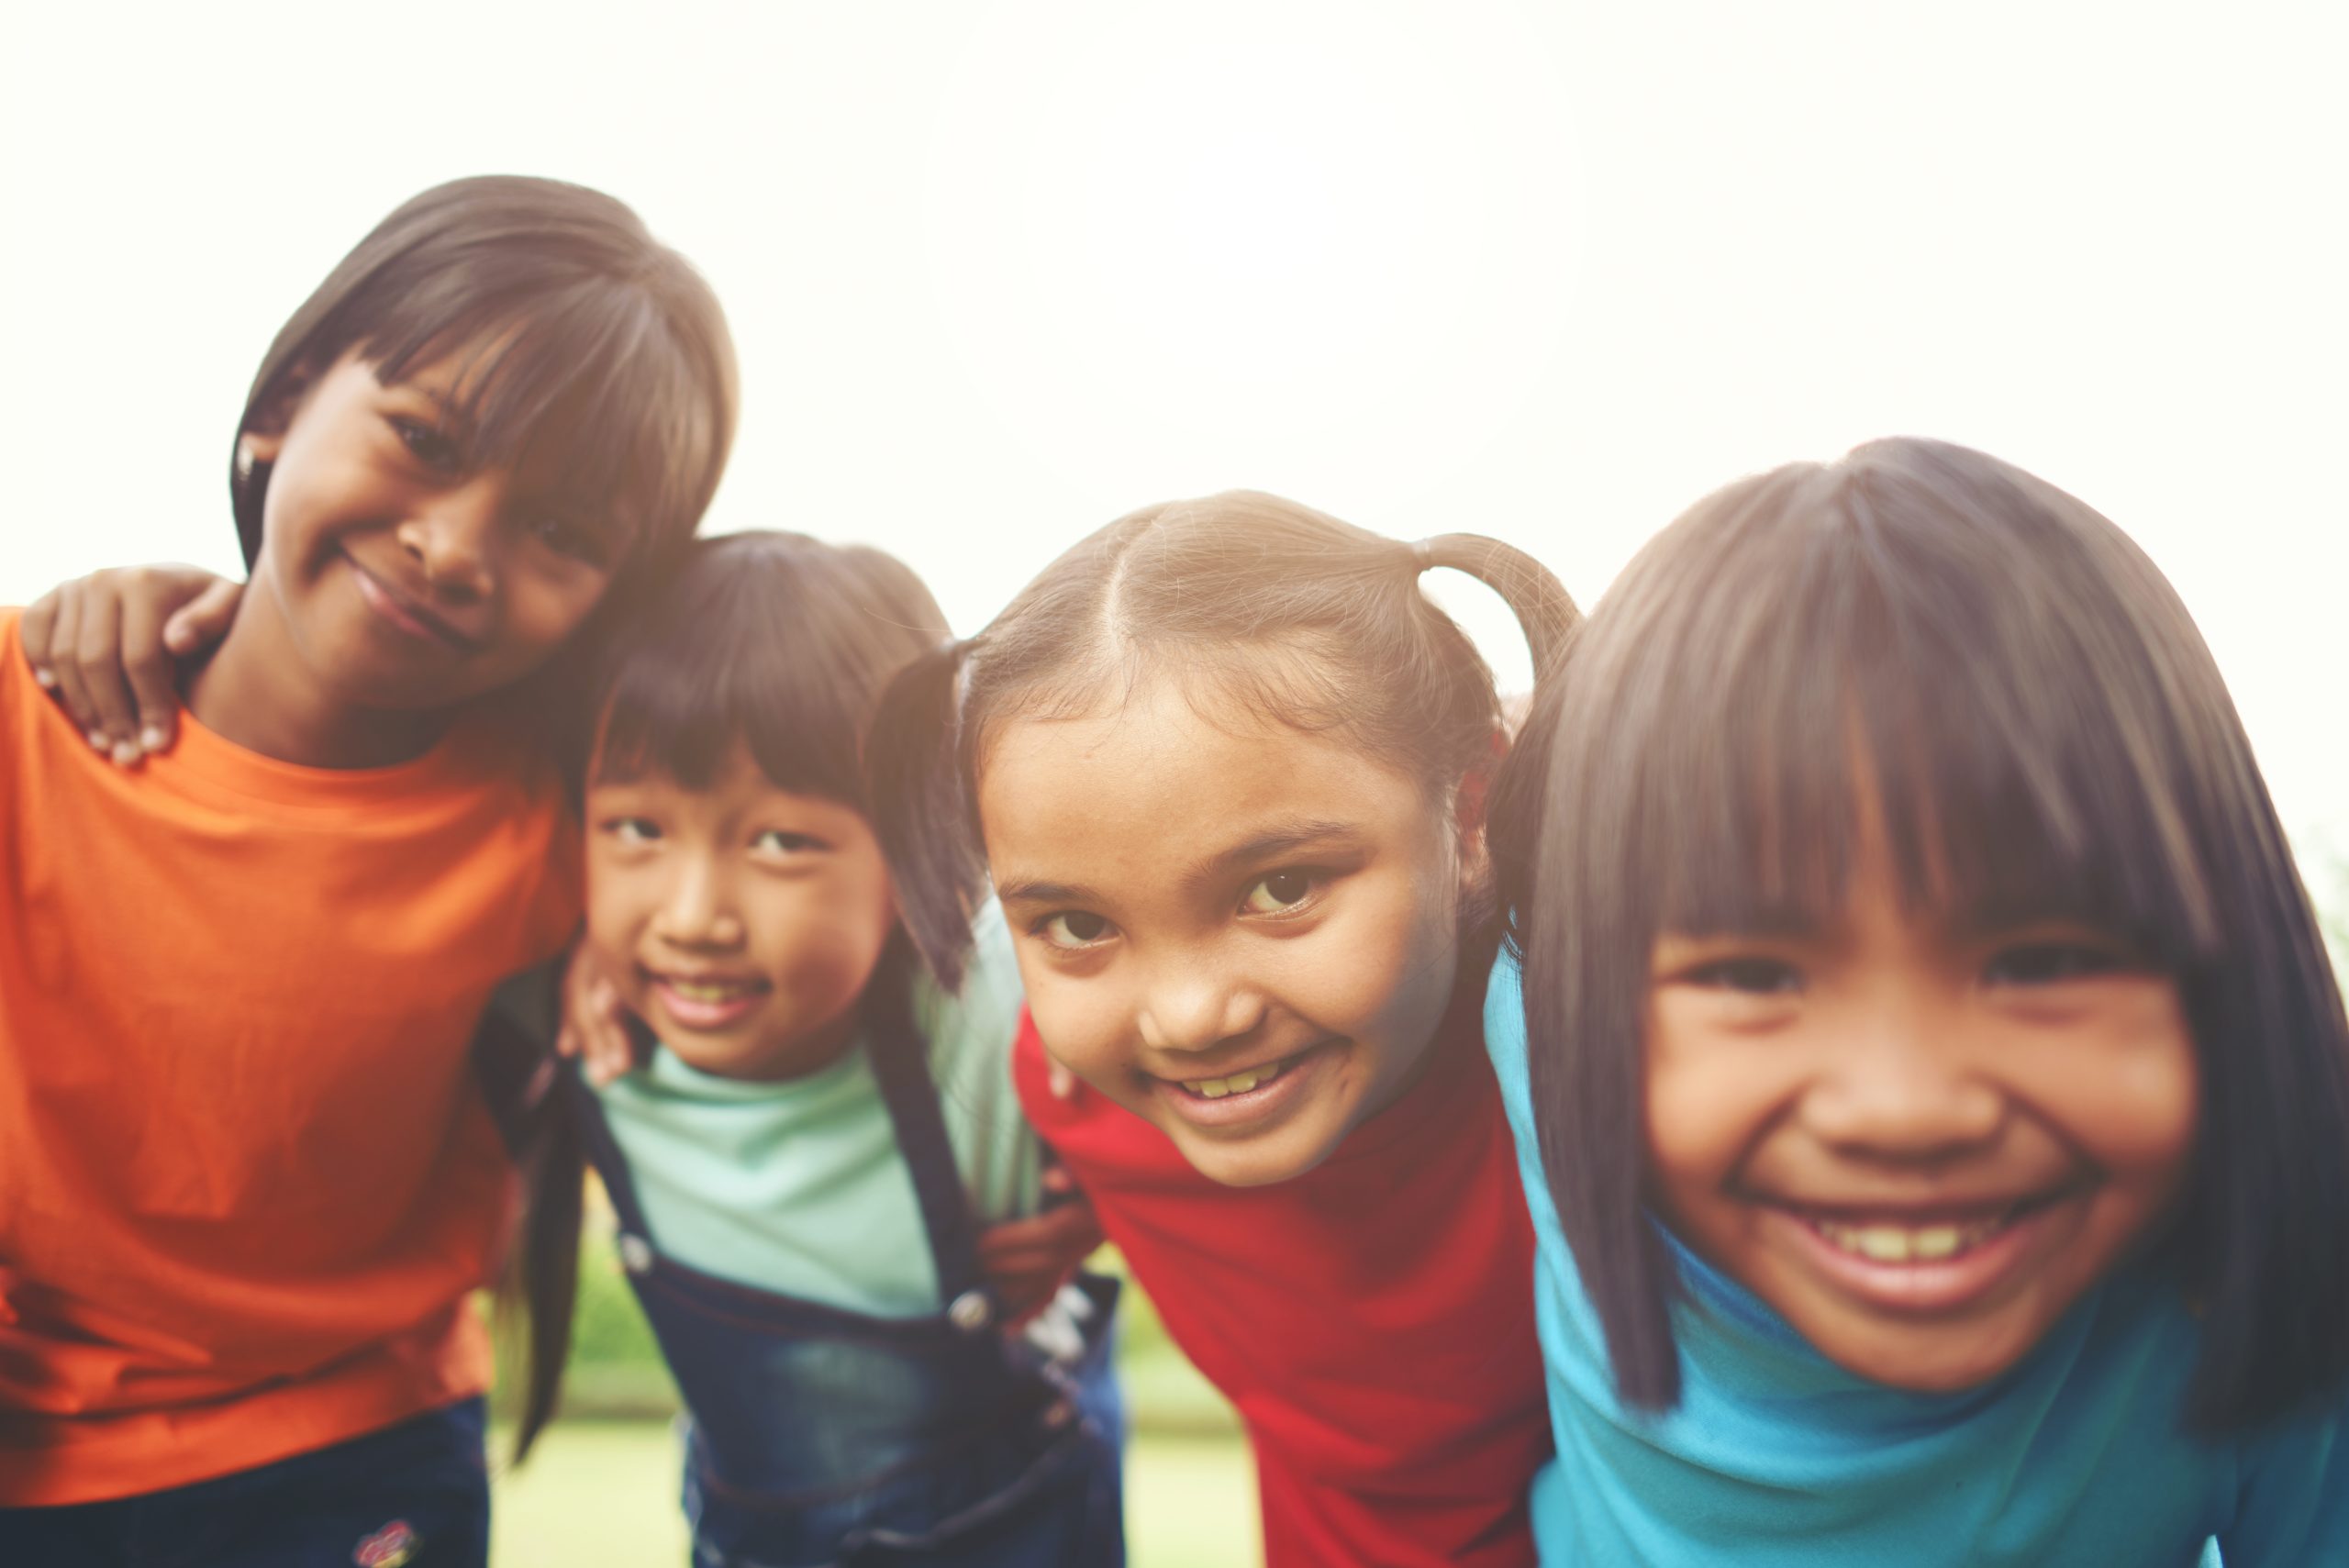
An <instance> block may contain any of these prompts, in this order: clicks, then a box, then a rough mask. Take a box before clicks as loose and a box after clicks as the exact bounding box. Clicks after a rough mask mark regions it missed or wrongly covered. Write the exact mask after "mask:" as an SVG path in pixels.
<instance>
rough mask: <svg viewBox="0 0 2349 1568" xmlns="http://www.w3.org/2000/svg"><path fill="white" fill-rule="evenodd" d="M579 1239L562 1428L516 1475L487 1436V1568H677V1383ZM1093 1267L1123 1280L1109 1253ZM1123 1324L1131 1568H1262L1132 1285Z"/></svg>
mask: <svg viewBox="0 0 2349 1568" xmlns="http://www.w3.org/2000/svg"><path fill="white" fill-rule="evenodd" d="M589 1230H590V1234H589V1235H588V1236H587V1237H586V1238H584V1240H583V1242H582V1245H581V1250H580V1251H581V1255H580V1279H579V1308H578V1318H577V1323H576V1327H575V1329H574V1330H573V1337H572V1347H571V1361H570V1364H569V1367H568V1369H567V1371H566V1373H565V1375H564V1387H563V1405H562V1418H560V1419H558V1420H557V1421H556V1423H555V1424H554V1426H553V1427H551V1428H550V1429H549V1430H548V1432H547V1434H546V1435H545V1436H544V1437H543V1438H541V1439H540V1443H539V1446H538V1448H537V1449H536V1450H535V1451H533V1452H532V1453H531V1456H530V1461H529V1463H528V1464H527V1465H524V1466H523V1467H521V1468H520V1469H518V1470H510V1471H509V1470H507V1468H506V1465H505V1459H506V1456H507V1454H509V1453H510V1452H511V1450H512V1440H511V1437H510V1434H509V1432H508V1431H507V1430H506V1429H504V1427H503V1426H502V1425H501V1427H500V1429H499V1430H498V1431H497V1433H496V1434H495V1437H494V1438H493V1440H492V1455H493V1463H494V1465H495V1468H496V1471H497V1474H496V1477H495V1492H496V1507H495V1514H494V1516H493V1518H494V1520H495V1536H494V1539H493V1542H492V1551H491V1562H492V1563H493V1564H494V1565H495V1568H644V1565H646V1564H653V1563H662V1562H672V1563H683V1562H685V1560H686V1555H685V1527H684V1521H683V1519H682V1518H681V1517H680V1515H679V1513H678V1509H677V1464H678V1455H677V1447H676V1440H675V1438H674V1435H673V1428H672V1422H673V1420H674V1418H675V1415H676V1411H677V1393H676V1387H675V1385H674V1384H673V1383H672V1382H671V1381H670V1378H669V1373H668V1369H667V1368H666V1367H664V1366H663V1365H662V1362H661V1356H660V1351H659V1350H658V1349H657V1348H656V1347H655V1345H654V1344H653V1340H652V1333H651V1329H649V1328H648V1327H647V1326H646V1325H645V1322H644V1317H643V1314H642V1313H641V1312H640V1311H639V1310H638V1309H637V1305H636V1297H635V1295H634V1294H633V1293H632V1292H631V1291H630V1290H629V1286H628V1280H627V1276H626V1275H625V1274H624V1273H622V1272H621V1270H620V1267H619V1262H618V1258H617V1257H616V1256H615V1255H614V1253H613V1250H612V1246H611V1242H610V1240H609V1239H608V1237H607V1236H606V1235H604V1234H603V1233H602V1228H601V1227H599V1226H593V1225H591V1226H590V1228H589ZM1095 1266H1097V1267H1104V1266H1106V1267H1107V1269H1108V1271H1109V1272H1111V1273H1122V1272H1123V1269H1122V1265H1121V1264H1120V1263H1119V1260H1118V1258H1117V1256H1116V1254H1115V1253H1114V1252H1113V1251H1104V1252H1103V1253H1102V1254H1101V1256H1100V1257H1098V1258H1097V1259H1096V1260H1095ZM1119 1318H1120V1328H1119V1341H1118V1371H1119V1377H1120V1379H1121V1380H1122V1381H1123V1383H1124V1385H1125V1392H1126V1401H1127V1408H1128V1410H1129V1413H1130V1416H1131V1418H1132V1422H1133V1433H1132V1438H1131V1440H1130V1443H1129V1445H1128V1447H1127V1451H1126V1540H1127V1549H1128V1552H1129V1556H1130V1562H1132V1564H1133V1568H1253V1565H1255V1564H1259V1563H1261V1562H1263V1547H1262V1542H1261V1539H1260V1537H1259V1534H1258V1530H1257V1516H1256V1489H1255V1474H1254V1469H1253V1466H1252V1464H1251V1462H1250V1461H1249V1456H1248V1451H1247V1444H1246V1442H1245V1440H1243V1439H1242V1438H1241V1432H1240V1427H1239V1422H1238V1420H1237V1418H1235V1417H1234V1416H1233V1414H1232V1411H1231V1407H1230V1405H1229V1404H1228V1403H1226V1402H1225V1400H1224V1398H1223V1396H1221V1395H1219V1394H1218V1393H1217V1392H1216V1391H1215V1389H1214V1388H1213V1387H1212V1386H1211V1385H1209V1384H1208V1381H1207V1380H1206V1379H1205V1378H1203V1377H1201V1376H1200V1375H1199V1373H1198V1372H1197V1370H1196V1369H1195V1368H1193V1367H1192V1366H1191V1364H1190V1362H1187V1361H1186V1360H1185V1359H1184V1357H1183V1354H1182V1352H1181V1351H1178V1350H1176V1349H1175V1346H1174V1344H1173V1342H1172V1341H1170V1340H1168V1339H1167V1338H1166V1331H1165V1329H1164V1328H1163V1326H1162V1325H1161V1324H1160V1322H1159V1320H1158V1314H1157V1313H1156V1311H1155V1310H1153V1309H1152V1307H1151V1305H1150V1302H1149V1299H1148V1298H1147V1297H1146V1296H1143V1295H1142V1293H1141V1290H1140V1289H1138V1288H1137V1287H1136V1286H1135V1285H1134V1284H1133V1282H1132V1281H1131V1280H1130V1279H1129V1280H1127V1282H1126V1293H1125V1296H1124V1298H1123V1301H1122V1303H1121V1306H1120V1308H1119ZM504 1349H505V1347H503V1346H501V1351H504ZM504 1365H505V1358H504V1356H503V1354H501V1375H500V1377H499V1380H498V1381H499V1385H500V1389H501V1391H511V1390H512V1389H513V1388H514V1387H515V1386H516V1383H515V1380H514V1379H512V1378H510V1377H508V1376H506V1375H504V1373H503V1367H504ZM493 1403H494V1405H495V1404H497V1403H498V1402H497V1401H495V1400H494V1401H493ZM501 1414H502V1410H501Z"/></svg>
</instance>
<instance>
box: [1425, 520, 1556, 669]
mask: <svg viewBox="0 0 2349 1568" xmlns="http://www.w3.org/2000/svg"><path fill="white" fill-rule="evenodd" d="M1411 557H1412V560H1413V561H1414V562H1416V564H1417V566H1418V568H1419V570H1420V571H1425V570H1427V569H1428V568H1429V567H1431V566H1449V567H1451V568H1452V569H1453V571H1455V572H1465V573H1467V574H1468V575H1469V576H1471V577H1474V578H1475V579H1476V581H1477V582H1479V583H1482V584H1484V585H1485V586H1486V587H1487V588H1490V589H1491V590H1492V591H1493V592H1494V593H1496V594H1498V595H1500V596H1501V602H1502V603H1503V604H1505V605H1507V606H1508V607H1509V613H1510V614H1512V615H1514V616H1516V617H1517V624H1518V628H1519V629H1520V630H1521V631H1523V632H1524V633H1525V644H1526V646H1527V647H1528V648H1529V649H1531V651H1532V653H1533V684H1534V690H1536V691H1537V692H1538V691H1540V690H1541V689H1542V685H1543V684H1545V683H1547V682H1548V680H1549V678H1550V675H1551V673H1552V672H1553V671H1555V670H1556V669H1557V667H1558V665H1559V663H1560V662H1561V661H1563V660H1564V657H1565V651H1566V643H1567V641H1568V639H1570V638H1571V637H1572V635H1573V633H1574V629H1575V627H1577V626H1579V625H1580V624H1581V623H1582V612H1581V611H1580V610H1578V609H1576V608H1575V601H1574V598H1573V596H1572V595H1569V594H1568V593H1567V592H1566V589H1565V584H1563V583H1561V582H1559V581H1558V579H1557V577H1556V575H1555V574H1553V573H1552V572H1551V570H1550V569H1549V568H1548V567H1546V566H1544V565H1542V563H1541V562H1538V561H1536V560H1534V559H1533V558H1532V557H1531V556H1530V555H1528V554H1526V553H1525V551H1523V550H1520V549H1518V548H1517V547H1516V546H1515V545H1508V544H1503V543H1502V542H1501V541H1500V540H1498V539H1488V538H1486V536H1485V535H1483V534H1435V535H1432V536H1431V537H1429V538H1427V539H1421V540H1419V542H1418V543H1417V544H1415V545H1413V546H1411Z"/></svg>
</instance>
